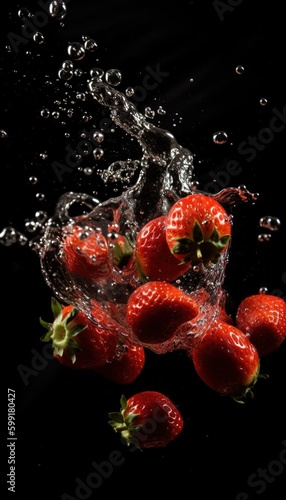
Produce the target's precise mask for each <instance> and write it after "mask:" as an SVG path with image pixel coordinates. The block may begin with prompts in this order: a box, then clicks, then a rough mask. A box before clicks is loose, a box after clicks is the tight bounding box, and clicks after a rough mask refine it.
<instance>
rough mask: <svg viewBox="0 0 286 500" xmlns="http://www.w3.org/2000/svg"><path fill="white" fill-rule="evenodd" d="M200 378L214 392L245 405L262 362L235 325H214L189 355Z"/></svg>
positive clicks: (222, 323)
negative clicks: (244, 400) (242, 402)
mask: <svg viewBox="0 0 286 500" xmlns="http://www.w3.org/2000/svg"><path fill="white" fill-rule="evenodd" d="M189 356H190V357H191V359H192V360H193V364H194V368H195V370H196V372H197V373H198V375H199V377H200V378H201V379H202V380H203V382H205V384H207V385H208V386H209V387H210V388H211V389H213V390H214V391H217V392H219V393H221V394H223V395H227V396H232V397H233V398H235V399H236V400H237V401H243V399H244V398H245V396H246V395H247V394H249V395H253V393H252V388H253V386H254V385H255V383H256V381H257V379H258V376H259V374H260V358H259V355H258V352H257V350H256V348H255V347H254V345H253V344H252V343H251V342H250V340H249V338H248V337H246V336H245V334H244V333H243V332H242V331H241V330H239V329H238V328H236V327H235V326H233V325H230V324H228V323H225V322H223V321H215V322H214V323H213V325H212V326H211V327H210V328H208V329H207V331H206V332H205V333H204V334H203V336H202V339H201V341H200V342H199V343H198V344H197V346H196V347H195V348H194V349H193V350H192V351H191V352H189Z"/></svg>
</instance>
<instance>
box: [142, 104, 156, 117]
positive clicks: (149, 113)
mask: <svg viewBox="0 0 286 500" xmlns="http://www.w3.org/2000/svg"><path fill="white" fill-rule="evenodd" d="M144 114H145V116H146V118H149V119H152V118H154V116H155V111H153V109H151V108H150V107H149V106H147V108H145V111H144Z"/></svg>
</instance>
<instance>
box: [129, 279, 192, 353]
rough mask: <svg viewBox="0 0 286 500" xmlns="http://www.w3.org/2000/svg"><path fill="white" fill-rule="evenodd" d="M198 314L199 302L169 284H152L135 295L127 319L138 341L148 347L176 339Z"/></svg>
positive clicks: (131, 299)
mask: <svg viewBox="0 0 286 500" xmlns="http://www.w3.org/2000/svg"><path fill="white" fill-rule="evenodd" d="M198 312H199V308H198V306H197V303H196V302H195V301H194V300H193V299H192V298H191V297H190V296H189V295H187V294H186V293H184V292H183V291H182V290H180V289H179V288H177V287H175V286H174V285H172V284H170V283H167V282H165V281H149V282H147V283H144V284H143V285H141V286H139V287H138V288H137V289H135V290H134V291H133V292H132V293H131V295H130V297H129V299H128V302H127V307H126V318H127V322H128V323H129V325H130V326H131V328H132V331H133V335H134V337H135V339H136V340H138V341H139V342H141V343H142V344H143V345H146V346H148V345H152V344H160V343H162V342H165V341H167V340H170V339H171V338H173V337H174V335H175V333H176V330H177V329H178V328H179V327H180V326H181V325H182V324H183V323H186V322H187V321H191V320H192V319H194V318H195V316H197V314H198Z"/></svg>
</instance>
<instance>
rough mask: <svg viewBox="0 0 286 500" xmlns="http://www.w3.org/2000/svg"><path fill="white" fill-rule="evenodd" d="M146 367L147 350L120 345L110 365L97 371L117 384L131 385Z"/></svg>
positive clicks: (134, 346) (106, 364)
mask: <svg viewBox="0 0 286 500" xmlns="http://www.w3.org/2000/svg"><path fill="white" fill-rule="evenodd" d="M144 366H145V350H144V348H143V347H141V346H138V345H137V346H136V345H132V344H128V345H127V344H122V343H121V344H120V343H119V345H118V347H117V351H116V355H115V357H114V358H113V360H112V361H111V362H110V363H105V364H104V365H103V366H101V367H99V368H98V369H97V373H99V374H100V375H102V376H103V377H104V378H106V379H108V380H110V381H111V382H114V383H116V384H131V383H132V382H134V380H136V379H137V378H138V376H139V375H140V374H141V372H142V370H143V368H144Z"/></svg>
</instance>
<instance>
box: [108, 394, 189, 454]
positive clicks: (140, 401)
mask: <svg viewBox="0 0 286 500" xmlns="http://www.w3.org/2000/svg"><path fill="white" fill-rule="evenodd" d="M120 403H121V408H120V411H119V412H112V413H109V418H110V420H109V424H110V425H111V427H112V428H113V429H114V431H115V432H118V433H120V434H121V436H122V438H123V439H124V440H125V441H126V443H127V445H130V444H133V445H135V446H137V447H138V448H160V447H164V446H166V445H168V444H169V443H170V442H171V441H174V439H176V438H177V437H178V436H179V434H180V433H181V432H182V430H183V427H184V421H183V417H182V415H181V413H180V411H179V410H178V408H177V407H176V406H175V405H174V403H173V402H172V401H171V400H170V399H169V398H168V397H167V396H165V395H164V394H162V393H160V392H156V391H144V392H139V393H137V394H134V395H133V396H132V397H130V398H129V399H128V400H127V399H126V398H125V396H122V397H121V399H120Z"/></svg>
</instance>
